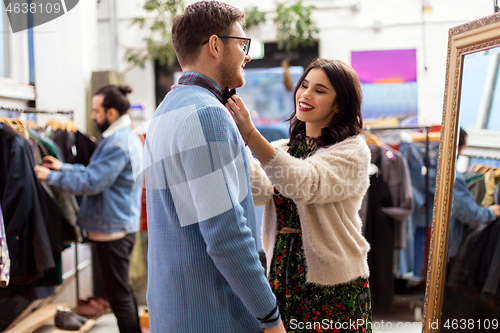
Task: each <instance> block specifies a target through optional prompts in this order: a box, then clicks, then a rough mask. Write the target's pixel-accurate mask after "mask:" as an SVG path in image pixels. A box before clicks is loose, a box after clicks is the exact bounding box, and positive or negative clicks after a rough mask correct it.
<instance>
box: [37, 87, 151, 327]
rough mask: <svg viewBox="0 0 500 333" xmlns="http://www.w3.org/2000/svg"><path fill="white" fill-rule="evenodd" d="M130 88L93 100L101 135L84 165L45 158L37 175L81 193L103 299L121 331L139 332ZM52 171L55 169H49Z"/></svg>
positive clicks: (137, 165) (138, 154)
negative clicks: (133, 267) (132, 268)
mask: <svg viewBox="0 0 500 333" xmlns="http://www.w3.org/2000/svg"><path fill="white" fill-rule="evenodd" d="M131 91H132V90H131V89H130V88H129V87H117V86H106V87H103V88H101V89H99V90H98V91H97V92H96V93H95V95H94V97H93V99H92V120H94V122H95V123H96V125H97V128H98V129H99V131H101V132H102V136H103V140H102V142H101V143H100V144H99V146H98V147H97V149H96V150H95V151H94V153H93V155H92V158H91V162H90V164H89V165H88V166H87V167H84V166H83V165H81V164H66V163H61V162H60V161H59V160H57V159H55V158H53V157H45V158H44V166H43V167H42V166H37V167H35V171H36V173H37V176H38V178H39V179H40V180H41V181H45V182H47V184H50V185H54V186H58V187H60V188H62V189H64V190H68V191H71V192H73V193H75V194H80V195H84V197H83V199H82V204H81V207H80V213H79V214H78V224H79V226H80V227H82V228H83V229H85V230H86V231H87V233H88V237H89V239H90V240H92V241H93V242H94V244H95V246H96V250H97V251H96V252H97V256H98V259H99V265H100V268H101V272H102V276H103V282H104V290H105V293H106V298H107V299H108V300H109V302H110V305H111V308H112V309H113V312H114V314H115V316H116V319H117V320H118V327H119V329H120V332H121V333H139V332H141V329H140V327H139V317H138V312H137V305H136V302H135V299H134V295H133V292H132V288H131V287H130V284H129V279H128V276H129V275H128V274H129V259H130V252H131V250H132V247H133V245H134V240H135V232H136V231H138V230H139V218H140V204H141V190H140V187H139V186H138V185H137V184H136V181H135V178H134V175H133V170H141V169H142V143H141V141H140V139H139V137H138V136H137V135H136V134H135V133H133V130H132V127H131V124H132V122H131V120H130V117H129V115H128V114H127V111H128V109H129V108H130V103H129V101H128V99H127V97H126V95H127V94H128V93H130V92H131ZM51 170H55V171H51Z"/></svg>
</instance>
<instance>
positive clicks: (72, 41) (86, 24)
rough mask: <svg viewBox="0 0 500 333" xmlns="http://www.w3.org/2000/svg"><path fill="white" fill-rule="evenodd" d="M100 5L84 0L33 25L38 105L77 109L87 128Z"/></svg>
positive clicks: (80, 123)
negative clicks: (40, 23)
mask: <svg viewBox="0 0 500 333" xmlns="http://www.w3.org/2000/svg"><path fill="white" fill-rule="evenodd" d="M96 9H97V8H96V2H95V1H80V2H79V3H78V5H77V6H76V7H74V8H73V9H72V10H71V11H69V12H68V13H66V14H65V15H63V16H61V17H59V18H57V19H55V20H53V21H50V22H48V23H45V24H43V25H41V26H38V27H35V28H34V29H33V30H34V48H35V50H34V53H35V87H36V106H37V108H38V109H42V110H46V109H48V110H55V109H57V110H59V109H65V110H68V109H70V110H74V111H75V117H74V120H75V123H76V125H77V126H78V128H79V129H80V130H85V126H86V115H85V112H86V106H87V89H88V87H89V82H90V78H91V73H92V71H93V70H95V69H96V68H97V59H98V57H97V55H98V52H99V50H98V49H97V25H96V21H97V16H96V15H97V11H96ZM63 121H64V120H63Z"/></svg>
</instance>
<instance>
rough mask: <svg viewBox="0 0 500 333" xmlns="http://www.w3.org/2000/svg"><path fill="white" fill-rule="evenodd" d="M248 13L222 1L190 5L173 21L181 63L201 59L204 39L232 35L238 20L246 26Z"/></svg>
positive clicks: (176, 51) (174, 36)
mask: <svg viewBox="0 0 500 333" xmlns="http://www.w3.org/2000/svg"><path fill="white" fill-rule="evenodd" d="M244 16H245V13H243V12H242V11H241V10H239V9H238V8H236V7H233V6H231V5H228V4H226V3H223V2H220V1H200V2H196V3H194V4H192V5H190V6H187V7H186V9H185V10H184V13H183V14H181V15H178V16H176V17H175V18H174V20H173V24H172V43H173V46H174V50H175V53H176V54H177V60H178V61H179V63H180V64H181V66H183V65H187V64H190V63H193V62H194V61H195V60H196V59H197V58H198V54H199V53H200V49H201V47H202V44H203V42H204V41H206V40H207V39H209V38H210V36H212V35H219V36H228V35H229V34H230V33H231V25H233V23H234V22H239V23H240V24H241V25H243V24H244Z"/></svg>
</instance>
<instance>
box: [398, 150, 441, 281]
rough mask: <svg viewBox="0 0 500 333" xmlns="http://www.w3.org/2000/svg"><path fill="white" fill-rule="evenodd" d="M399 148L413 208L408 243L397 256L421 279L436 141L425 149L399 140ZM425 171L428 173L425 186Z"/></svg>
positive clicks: (435, 157) (430, 211) (429, 218)
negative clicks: (407, 172)
mask: <svg viewBox="0 0 500 333" xmlns="http://www.w3.org/2000/svg"><path fill="white" fill-rule="evenodd" d="M399 152H400V153H401V155H402V156H403V157H404V158H405V159H406V161H407V163H408V168H409V170H410V177H411V185H412V190H413V198H414V201H415V207H414V210H413V212H412V214H411V217H410V218H409V219H408V232H407V243H408V246H407V248H406V249H405V250H403V251H402V252H403V253H402V255H401V257H400V258H401V259H402V260H405V261H406V263H405V266H407V267H408V268H409V269H411V271H413V275H414V277H415V278H417V279H423V276H424V272H423V267H424V261H426V260H427V258H426V255H427V254H426V253H425V250H424V249H425V240H426V238H427V230H426V228H427V227H428V226H429V227H430V224H431V222H432V211H433V207H434V193H435V188H436V172H437V157H438V152H439V142H432V143H430V144H429V149H428V152H427V149H426V146H425V144H421V143H418V142H405V141H403V142H401V145H400V146H399ZM426 158H428V159H429V168H428V169H427V167H426V166H425V160H426ZM426 175H428V183H427V186H426ZM426 189H427V191H426ZM426 202H427V205H426ZM426 212H427V214H426Z"/></svg>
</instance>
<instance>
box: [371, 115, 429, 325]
mask: <svg viewBox="0 0 500 333" xmlns="http://www.w3.org/2000/svg"><path fill="white" fill-rule="evenodd" d="M431 127H432V126H427V125H423V126H401V127H375V128H372V127H371V126H367V127H365V128H364V131H367V132H379V131H391V130H396V131H397V130H424V131H425V159H424V165H425V168H426V173H425V201H424V202H425V225H426V231H428V229H429V226H430V222H431V221H429V207H428V206H429V205H428V203H429V167H430V159H429V132H430V129H431ZM425 244H426V245H425V258H426V259H428V256H429V255H428V254H429V232H426V233H425ZM424 262H425V266H424V267H425V268H426V269H427V261H426V260H425V261H424ZM425 271H426V270H425ZM425 271H424V272H423V273H424V274H425V273H426V272H425ZM424 276H426V275H424ZM399 301H400V302H404V303H408V304H409V305H410V308H412V311H413V312H414V318H415V320H416V321H420V320H422V313H423V299H422V298H421V297H415V296H414V295H403V296H402V297H401V298H400V299H399Z"/></svg>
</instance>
